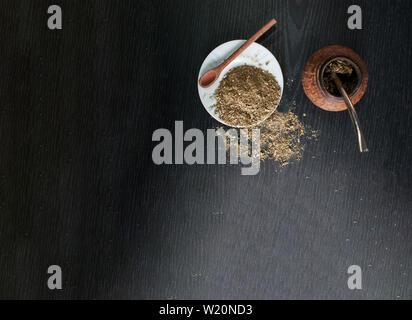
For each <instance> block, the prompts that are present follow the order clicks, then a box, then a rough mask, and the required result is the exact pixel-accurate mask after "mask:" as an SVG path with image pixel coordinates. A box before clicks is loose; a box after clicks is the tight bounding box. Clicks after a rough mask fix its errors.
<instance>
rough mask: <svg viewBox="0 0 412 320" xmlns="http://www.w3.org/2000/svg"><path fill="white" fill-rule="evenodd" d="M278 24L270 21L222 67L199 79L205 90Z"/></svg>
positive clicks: (273, 20)
mask: <svg viewBox="0 0 412 320" xmlns="http://www.w3.org/2000/svg"><path fill="white" fill-rule="evenodd" d="M275 24H276V20H275V19H272V20H270V21H269V22H268V23H267V24H266V25H265V26H264V27H263V28H262V29H260V30H259V31H258V32H257V33H256V34H255V35H253V36H252V37H251V38H250V39H249V40H248V41H246V42H245V43H244V44H243V45H242V46H241V47H240V48H239V49H238V50H236V51H235V53H233V54H232V55H231V56H230V57H229V58H227V59H226V60H225V61H224V62H223V63H222V64H221V65H219V66H217V67H216V68H214V69H212V70H209V71H208V72H206V73H205V74H204V75H203V76H201V77H200V79H199V84H200V86H201V87H203V88H209V87H210V86H212V85H213V84H214V83H215V82H216V80H217V79H219V76H220V74H221V73H222V71H223V70H224V69H225V68H226V67H227V66H228V65H229V64H230V63H231V62H232V61H233V60H235V59H236V58H237V57H238V56H239V55H240V54H241V53H242V52H243V51H245V50H246V49H247V48H248V47H249V46H250V45H251V44H252V43H253V42H255V41H256V40H257V39H259V38H260V37H261V36H262V35H263V34H264V33H265V32H266V31H268V30H269V29H270V28H272V27H273V26H274V25H275Z"/></svg>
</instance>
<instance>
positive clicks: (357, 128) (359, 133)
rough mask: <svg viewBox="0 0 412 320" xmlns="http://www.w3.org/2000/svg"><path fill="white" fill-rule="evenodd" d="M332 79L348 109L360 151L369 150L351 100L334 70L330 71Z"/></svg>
mask: <svg viewBox="0 0 412 320" xmlns="http://www.w3.org/2000/svg"><path fill="white" fill-rule="evenodd" d="M332 79H333V81H334V82H335V84H336V87H337V88H338V90H339V92H340V94H341V95H342V97H343V100H344V101H345V103H346V106H347V107H348V111H349V115H350V118H351V120H352V124H353V128H354V129H355V133H356V135H357V137H358V142H359V150H360V152H369V149H368V147H367V145H366V141H365V137H364V136H363V133H362V129H361V127H360V121H359V118H358V115H357V113H356V110H355V107H354V106H353V103H352V101H351V100H350V98H349V96H348V94H347V93H346V90H345V89H344V88H343V85H342V81H340V79H339V77H338V75H337V74H336V73H335V72H332Z"/></svg>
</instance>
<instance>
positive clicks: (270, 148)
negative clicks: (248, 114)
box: [226, 111, 318, 167]
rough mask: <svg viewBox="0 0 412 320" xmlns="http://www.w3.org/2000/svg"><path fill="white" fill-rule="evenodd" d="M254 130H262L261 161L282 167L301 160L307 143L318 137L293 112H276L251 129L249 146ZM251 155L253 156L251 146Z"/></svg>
mask: <svg viewBox="0 0 412 320" xmlns="http://www.w3.org/2000/svg"><path fill="white" fill-rule="evenodd" d="M252 129H260V160H261V161H265V160H275V161H277V162H278V163H279V165H280V166H281V167H284V166H286V165H288V164H289V163H290V162H291V161H298V160H300V159H301V158H302V155H303V151H304V149H305V142H306V141H307V140H311V139H313V138H316V137H317V136H318V132H317V131H314V130H310V129H308V128H306V127H305V126H304V125H303V123H302V122H301V121H300V120H299V118H298V116H297V115H296V114H295V113H293V112H292V111H289V112H288V113H281V112H278V111H275V112H274V113H273V114H272V115H271V116H270V117H269V118H268V119H267V120H265V121H264V122H262V123H261V124H260V125H256V126H253V127H251V128H249V144H250V143H251V141H250V139H251V137H250V136H251V134H250V132H251V130H252ZM229 142H230V141H229V139H227V143H226V149H227V150H229V146H230V145H229ZM249 155H251V148H250V146H249ZM253 156H255V155H253Z"/></svg>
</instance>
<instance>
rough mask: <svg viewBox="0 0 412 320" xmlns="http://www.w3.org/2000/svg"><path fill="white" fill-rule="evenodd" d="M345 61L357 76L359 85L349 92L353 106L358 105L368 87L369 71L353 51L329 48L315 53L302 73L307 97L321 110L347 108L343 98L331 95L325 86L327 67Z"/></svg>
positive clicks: (338, 47) (340, 47)
mask: <svg viewBox="0 0 412 320" xmlns="http://www.w3.org/2000/svg"><path fill="white" fill-rule="evenodd" d="M337 59H339V60H345V61H347V62H348V63H350V64H351V65H352V67H353V69H354V70H355V72H356V75H357V81H358V83H357V85H356V86H355V89H354V90H352V92H348V94H349V97H350V100H351V101H352V103H353V104H356V103H358V102H359V101H360V100H361V99H362V97H363V95H364V94H365V92H366V88H367V86H368V77H369V76H368V71H367V69H366V64H365V62H364V61H363V60H362V58H361V57H360V56H359V55H358V54H357V53H356V52H355V51H353V50H352V49H350V48H347V47H343V46H329V47H325V48H323V49H321V50H319V51H317V52H315V53H314V54H313V55H312V56H311V57H310V58H309V60H308V61H307V62H306V65H305V67H304V69H303V73H302V86H303V90H304V91H305V94H306V95H307V97H308V98H309V99H310V100H311V101H312V102H313V104H315V105H316V106H318V107H319V108H321V109H324V110H327V111H334V112H338V111H344V110H347V106H346V104H345V101H344V100H343V98H342V97H336V96H334V95H332V94H331V93H329V92H328V91H327V90H326V89H325V86H324V84H323V74H324V71H325V68H326V66H327V65H328V64H329V63H330V62H331V61H333V60H337Z"/></svg>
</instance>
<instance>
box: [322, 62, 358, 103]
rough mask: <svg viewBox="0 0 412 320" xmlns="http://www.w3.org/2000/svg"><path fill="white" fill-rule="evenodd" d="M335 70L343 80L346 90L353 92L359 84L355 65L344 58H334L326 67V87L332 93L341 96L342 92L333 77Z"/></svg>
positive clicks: (324, 75) (324, 79) (324, 80)
mask: <svg viewBox="0 0 412 320" xmlns="http://www.w3.org/2000/svg"><path fill="white" fill-rule="evenodd" d="M333 72H334V73H336V74H337V75H338V77H339V78H340V80H341V81H342V85H343V88H344V89H345V91H346V92H347V93H348V94H351V93H352V92H353V91H354V90H355V88H356V86H357V84H358V75H357V73H356V72H354V68H353V66H352V65H351V64H350V63H349V62H347V61H344V60H334V61H332V62H331V63H329V64H328V65H327V66H326V68H325V72H324V74H323V85H324V87H325V89H326V90H327V91H328V92H329V93H330V94H332V95H334V96H336V97H340V96H341V94H340V92H339V90H338V88H337V87H336V84H335V82H334V81H333V79H332V73H333Z"/></svg>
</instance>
